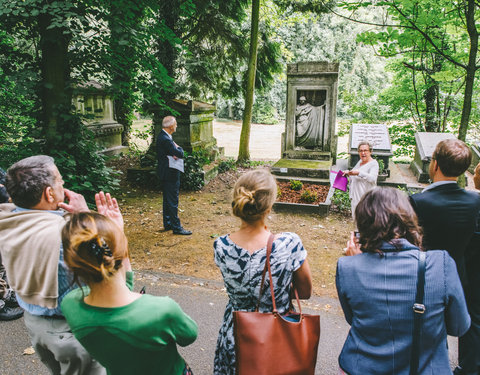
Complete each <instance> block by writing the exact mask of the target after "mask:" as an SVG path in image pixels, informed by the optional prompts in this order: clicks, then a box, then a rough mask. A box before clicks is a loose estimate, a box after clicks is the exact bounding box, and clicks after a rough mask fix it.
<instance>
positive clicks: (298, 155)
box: [283, 150, 332, 160]
mask: <svg viewBox="0 0 480 375" xmlns="http://www.w3.org/2000/svg"><path fill="white" fill-rule="evenodd" d="M283 157H284V158H285V159H300V160H330V158H331V157H332V154H331V152H328V151H314V150H286V151H285V152H284V153H283Z"/></svg>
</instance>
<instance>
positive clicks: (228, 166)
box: [218, 158, 237, 173]
mask: <svg viewBox="0 0 480 375" xmlns="http://www.w3.org/2000/svg"><path fill="white" fill-rule="evenodd" d="M229 170H234V171H236V170H237V164H236V162H235V159H234V158H227V159H223V160H221V161H220V163H218V173H225V172H227V171H229Z"/></svg>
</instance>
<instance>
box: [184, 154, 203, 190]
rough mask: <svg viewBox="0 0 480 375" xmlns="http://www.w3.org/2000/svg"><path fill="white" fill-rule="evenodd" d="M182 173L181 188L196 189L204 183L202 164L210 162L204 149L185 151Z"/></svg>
mask: <svg viewBox="0 0 480 375" xmlns="http://www.w3.org/2000/svg"><path fill="white" fill-rule="evenodd" d="M183 160H184V163H185V164H184V173H182V174H181V177H180V186H181V188H182V189H183V190H190V191H196V190H200V189H201V188H202V187H203V186H204V185H205V179H204V175H205V172H204V171H203V166H204V165H206V164H209V163H210V159H209V158H208V157H207V156H206V152H205V151H203V150H202V151H193V152H185V156H184V158H183Z"/></svg>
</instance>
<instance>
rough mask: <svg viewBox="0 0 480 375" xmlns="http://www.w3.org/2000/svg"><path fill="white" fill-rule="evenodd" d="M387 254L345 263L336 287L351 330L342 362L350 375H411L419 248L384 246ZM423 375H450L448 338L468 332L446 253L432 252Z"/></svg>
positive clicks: (428, 260) (341, 261) (362, 256)
mask: <svg viewBox="0 0 480 375" xmlns="http://www.w3.org/2000/svg"><path fill="white" fill-rule="evenodd" d="M380 250H381V251H382V252H383V254H378V253H363V254H360V255H355V256H350V257H341V258H340V259H339V260H338V264H337V275H336V285H337V292H338V297H339V300H340V303H341V305H342V309H343V312H344V314H345V319H346V320H347V322H348V323H349V324H350V326H351V328H350V331H349V333H348V336H347V339H346V341H345V344H344V346H343V349H342V352H341V354H340V357H339V364H340V367H341V368H342V369H343V370H344V371H345V372H347V373H348V374H350V375H365V374H368V375H376V374H378V375H381V374H396V375H408V374H409V370H410V352H411V346H412V329H413V319H414V313H413V311H412V307H413V304H414V302H415V295H416V290H417V287H416V285H417V268H418V257H419V251H418V248H417V247H415V246H413V245H412V244H410V243H409V242H408V241H407V240H405V239H400V240H397V241H396V243H395V245H392V244H390V243H386V242H384V243H383V244H382V246H381V247H380ZM426 255H427V257H426V271H425V296H424V304H425V307H426V310H425V313H424V315H423V316H422V320H423V323H422V345H421V348H422V349H421V353H420V363H419V372H418V373H419V374H421V375H427V374H428V375H432V374H436V375H447V374H448V375H451V374H452V371H451V370H450V364H449V358H448V348H447V334H449V335H452V336H461V335H463V334H465V332H466V331H467V330H468V328H469V326H470V317H469V315H468V312H467V306H466V303H465V298H464V296H463V291H462V286H461V284H460V280H459V277H458V274H457V271H456V267H455V262H454V261H453V260H452V258H451V257H450V256H449V255H448V253H447V252H446V251H429V252H427V254H426Z"/></svg>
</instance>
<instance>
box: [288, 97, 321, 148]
mask: <svg viewBox="0 0 480 375" xmlns="http://www.w3.org/2000/svg"><path fill="white" fill-rule="evenodd" d="M299 102H300V103H299V104H298V105H297V108H296V109H295V118H296V137H295V145H296V146H299V147H304V148H317V147H322V143H323V142H322V137H323V125H324V122H325V104H323V105H321V106H318V107H315V106H313V105H311V104H310V103H307V98H306V97H305V96H301V97H300V99H299Z"/></svg>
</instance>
